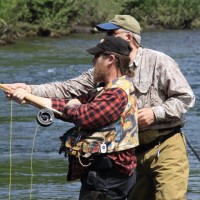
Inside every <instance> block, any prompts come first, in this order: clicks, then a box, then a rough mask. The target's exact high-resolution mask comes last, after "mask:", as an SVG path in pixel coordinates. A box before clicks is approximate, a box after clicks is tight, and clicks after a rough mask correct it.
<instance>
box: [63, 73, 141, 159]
mask: <svg viewBox="0 0 200 200" xmlns="http://www.w3.org/2000/svg"><path fill="white" fill-rule="evenodd" d="M116 87H118V88H121V89H123V90H124V91H125V92H126V94H127V97H128V102H127V105H126V107H125V109H124V112H123V113H122V114H121V116H119V119H118V121H116V122H115V123H113V124H112V125H110V126H106V127H103V128H100V129H98V130H97V129H95V130H89V131H87V130H82V129H81V127H74V128H72V129H70V130H69V131H67V132H66V134H65V135H64V136H63V137H62V139H61V140H62V145H61V149H62V150H63V147H64V150H65V151H66V153H67V154H69V155H74V156H76V157H79V156H82V157H89V156H91V155H92V154H100V153H111V152H117V151H122V150H126V149H130V148H133V147H136V146H137V145H138V144H139V142H138V124H137V106H136V97H135V94H134V86H133V83H132V80H131V78H129V77H127V76H122V77H120V78H117V79H115V80H114V81H113V82H112V83H109V84H108V85H107V86H106V87H105V88H104V89H103V91H102V92H101V93H100V94H99V95H101V94H102V93H103V92H104V91H105V90H106V89H109V88H116ZM99 95H98V96H99ZM62 150H61V151H62Z"/></svg>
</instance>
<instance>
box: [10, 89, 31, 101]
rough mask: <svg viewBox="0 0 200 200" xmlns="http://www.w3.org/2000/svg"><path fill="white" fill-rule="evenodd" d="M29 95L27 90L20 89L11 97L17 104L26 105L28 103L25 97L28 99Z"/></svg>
mask: <svg viewBox="0 0 200 200" xmlns="http://www.w3.org/2000/svg"><path fill="white" fill-rule="evenodd" d="M27 93H28V92H27V91H26V90H24V89H22V88H19V89H16V90H14V91H13V94H12V96H11V97H12V99H13V100H14V101H16V102H17V103H19V104H24V103H26V100H25V97H26V95H27Z"/></svg>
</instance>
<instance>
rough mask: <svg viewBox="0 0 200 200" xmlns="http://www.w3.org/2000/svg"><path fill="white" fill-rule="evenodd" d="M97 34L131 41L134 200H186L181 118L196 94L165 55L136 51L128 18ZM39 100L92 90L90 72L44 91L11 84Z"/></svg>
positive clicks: (136, 31)
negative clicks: (134, 98) (135, 144)
mask: <svg viewBox="0 0 200 200" xmlns="http://www.w3.org/2000/svg"><path fill="white" fill-rule="evenodd" d="M96 28H97V29H98V30H100V31H105V32H106V33H107V35H115V36H116V37H121V38H123V39H125V40H127V41H129V43H130V45H131V47H132V48H133V51H132V52H131V54H130V61H131V63H130V64H131V65H134V67H135V77H134V79H133V81H134V84H135V87H136V96H137V98H138V108H139V111H138V123H139V131H140V132H139V140H140V146H139V147H138V148H137V150H136V155H137V162H138V166H137V181H136V186H135V188H134V190H133V191H132V193H131V195H130V198H129V199H132V200H147V199H148V200H154V199H156V200H164V199H169V200H172V199H174V200H175V199H176V200H184V199H186V192H187V186H188V176H189V164H188V157H187V152H186V146H185V140H184V135H183V133H182V132H181V127H183V126H184V114H185V113H186V112H187V111H188V110H189V108H191V107H192V106H193V105H194V102H195V97H194V94H193V92H192V90H191V88H190V86H189V84H188V82H187V81H186V79H185V77H184V76H183V74H182V73H181V71H180V69H179V66H178V64H177V63H176V62H175V61H174V60H173V59H172V58H170V57H169V56H167V55H166V54H163V53H161V52H158V51H154V50H151V49H147V48H144V47H142V46H141V45H140V42H141V36H140V33H141V28H140V25H139V23H138V22H137V20H136V19H135V18H133V17H131V16H129V15H116V16H115V17H114V18H113V19H111V20H110V21H109V22H107V23H103V24H99V25H97V26H96ZM12 87H13V88H16V87H22V88H24V89H26V90H27V91H29V92H31V93H33V94H35V95H38V96H43V97H64V98H69V99H70V98H72V97H74V96H80V95H81V94H84V93H87V92H88V90H89V89H91V88H93V87H94V83H93V70H92V69H90V70H88V71H87V72H84V73H83V74H82V75H80V76H79V77H77V78H74V79H71V80H67V81H64V82H55V83H47V84H42V85H26V84H23V83H22V84H13V85H12Z"/></svg>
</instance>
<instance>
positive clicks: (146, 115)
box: [138, 108, 155, 128]
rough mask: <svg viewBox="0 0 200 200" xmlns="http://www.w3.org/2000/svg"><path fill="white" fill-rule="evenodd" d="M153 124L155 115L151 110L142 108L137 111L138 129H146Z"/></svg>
mask: <svg viewBox="0 0 200 200" xmlns="http://www.w3.org/2000/svg"><path fill="white" fill-rule="evenodd" d="M154 122H155V115H154V112H153V110H152V109H151V108H142V109H140V110H138V125H139V128H147V127H148V126H149V125H151V124H153V123H154Z"/></svg>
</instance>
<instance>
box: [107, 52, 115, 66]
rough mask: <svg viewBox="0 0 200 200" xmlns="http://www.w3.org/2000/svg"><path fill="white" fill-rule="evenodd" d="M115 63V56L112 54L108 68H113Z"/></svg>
mask: <svg viewBox="0 0 200 200" xmlns="http://www.w3.org/2000/svg"><path fill="white" fill-rule="evenodd" d="M113 63H115V56H114V55H113V54H110V55H109V57H108V65H107V66H108V68H111V67H112V66H113Z"/></svg>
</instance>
